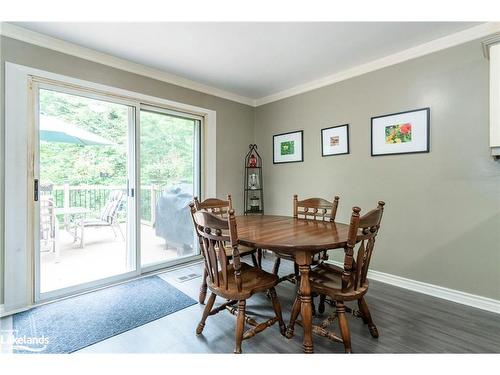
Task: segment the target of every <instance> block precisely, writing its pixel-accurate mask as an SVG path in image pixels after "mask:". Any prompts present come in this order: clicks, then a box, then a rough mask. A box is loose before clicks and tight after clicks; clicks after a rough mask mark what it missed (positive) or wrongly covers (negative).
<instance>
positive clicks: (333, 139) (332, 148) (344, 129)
mask: <svg viewBox="0 0 500 375" xmlns="http://www.w3.org/2000/svg"><path fill="white" fill-rule="evenodd" d="M346 154H349V124H343V125H337V126H330V127H328V128H323V129H321V156H323V157H325V156H336V155H346Z"/></svg>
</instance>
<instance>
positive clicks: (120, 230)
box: [116, 223, 125, 241]
mask: <svg viewBox="0 0 500 375" xmlns="http://www.w3.org/2000/svg"><path fill="white" fill-rule="evenodd" d="M116 227H117V228H118V231H119V232H120V235H121V236H122V241H125V235H124V234H123V231H122V228H121V227H120V224H119V223H117V224H116Z"/></svg>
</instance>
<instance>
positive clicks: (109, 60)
mask: <svg viewBox="0 0 500 375" xmlns="http://www.w3.org/2000/svg"><path fill="white" fill-rule="evenodd" d="M0 35H3V36H6V37H9V38H13V39H17V40H20V41H22V42H26V43H30V44H35V45H37V46H40V47H45V48H48V49H51V50H54V51H58V52H62V53H65V54H67V55H71V56H76V57H79V58H82V59H85V60H89V61H93V62H96V63H99V64H104V65H107V66H111V67H113V68H117V69H120V70H125V71H127V72H130V73H135V74H139V75H141V76H145V77H149V78H153V79H156V80H158V81H163V82H167V83H171V84H174V85H177V86H181V87H184V88H187V89H190V90H195V91H198V92H202V93H205V94H210V95H213V96H217V97H219V98H223V99H228V100H231V101H234V102H238V103H242V104H246V105H249V106H254V104H255V103H254V99H251V98H247V97H245V96H241V95H238V94H234V93H232V92H229V91H225V90H222V89H218V88H216V87H212V86H208V85H205V84H203V83H199V82H195V81H192V80H190V79H187V78H184V77H180V76H177V75H174V74H171V73H167V72H165V71H163V70H160V69H155V68H151V67H148V66H146V65H142V64H137V63H134V62H131V61H128V60H125V59H121V58H119V57H115V56H112V55H109V54H107V53H102V52H98V51H95V50H92V49H90V48H86V47H82V46H80V45H78V44H74V43H70V42H66V41H64V40H61V39H56V38H53V37H50V36H48V35H44V34H40V33H37V32H35V31H31V30H28V29H25V28H22V27H19V26H16V25H13V24H10V23H5V22H1V23H0Z"/></svg>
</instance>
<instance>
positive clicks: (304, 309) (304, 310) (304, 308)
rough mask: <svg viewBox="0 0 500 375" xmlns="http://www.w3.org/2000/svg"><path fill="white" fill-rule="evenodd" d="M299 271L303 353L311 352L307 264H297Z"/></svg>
mask: <svg viewBox="0 0 500 375" xmlns="http://www.w3.org/2000/svg"><path fill="white" fill-rule="evenodd" d="M299 271H300V302H301V306H300V315H301V316H302V328H303V329H304V342H303V349H304V353H313V351H314V349H313V341H312V298H311V284H310V282H309V272H310V271H311V267H310V265H309V264H304V265H299Z"/></svg>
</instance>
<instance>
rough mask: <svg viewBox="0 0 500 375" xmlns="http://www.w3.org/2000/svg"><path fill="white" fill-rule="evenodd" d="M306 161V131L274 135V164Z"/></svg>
mask: <svg viewBox="0 0 500 375" xmlns="http://www.w3.org/2000/svg"><path fill="white" fill-rule="evenodd" d="M303 161H304V131H303V130H298V131H293V132H288V133H281V134H275V135H273V164H284V163H298V162H303Z"/></svg>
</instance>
